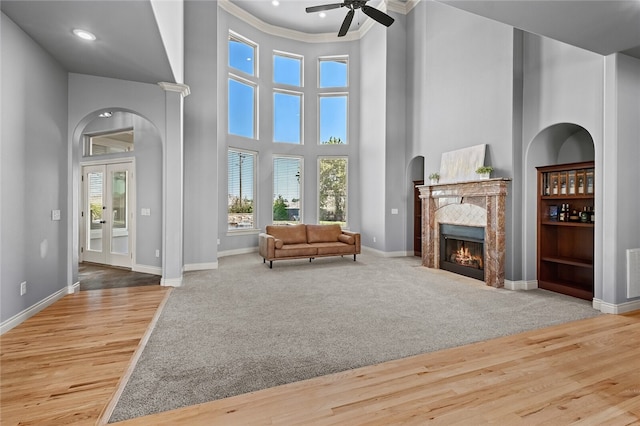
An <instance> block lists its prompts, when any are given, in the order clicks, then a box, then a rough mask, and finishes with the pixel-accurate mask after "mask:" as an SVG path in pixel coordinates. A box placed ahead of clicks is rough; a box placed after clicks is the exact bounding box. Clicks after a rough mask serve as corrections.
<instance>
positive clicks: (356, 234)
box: [342, 230, 360, 254]
mask: <svg viewBox="0 0 640 426" xmlns="http://www.w3.org/2000/svg"><path fill="white" fill-rule="evenodd" d="M342 233H343V234H344V235H348V236H350V237H353V239H354V241H355V246H356V254H360V233H359V232H351V231H345V230H342Z"/></svg>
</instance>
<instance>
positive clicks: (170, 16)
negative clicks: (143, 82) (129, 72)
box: [151, 0, 184, 83]
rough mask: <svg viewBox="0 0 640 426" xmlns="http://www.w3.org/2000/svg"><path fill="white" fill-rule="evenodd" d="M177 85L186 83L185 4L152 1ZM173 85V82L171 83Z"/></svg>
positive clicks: (181, 0) (175, 0) (162, 0)
mask: <svg viewBox="0 0 640 426" xmlns="http://www.w3.org/2000/svg"><path fill="white" fill-rule="evenodd" d="M151 7H152V9H153V14H154V15H155V17H156V22H157V24H158V30H159V31H160V36H161V37H162V42H163V44H164V48H165V51H166V52H167V58H169V64H171V70H172V71H173V76H174V78H175V83H183V82H184V2H183V0H170V1H167V0H151ZM170 83H171V82H170Z"/></svg>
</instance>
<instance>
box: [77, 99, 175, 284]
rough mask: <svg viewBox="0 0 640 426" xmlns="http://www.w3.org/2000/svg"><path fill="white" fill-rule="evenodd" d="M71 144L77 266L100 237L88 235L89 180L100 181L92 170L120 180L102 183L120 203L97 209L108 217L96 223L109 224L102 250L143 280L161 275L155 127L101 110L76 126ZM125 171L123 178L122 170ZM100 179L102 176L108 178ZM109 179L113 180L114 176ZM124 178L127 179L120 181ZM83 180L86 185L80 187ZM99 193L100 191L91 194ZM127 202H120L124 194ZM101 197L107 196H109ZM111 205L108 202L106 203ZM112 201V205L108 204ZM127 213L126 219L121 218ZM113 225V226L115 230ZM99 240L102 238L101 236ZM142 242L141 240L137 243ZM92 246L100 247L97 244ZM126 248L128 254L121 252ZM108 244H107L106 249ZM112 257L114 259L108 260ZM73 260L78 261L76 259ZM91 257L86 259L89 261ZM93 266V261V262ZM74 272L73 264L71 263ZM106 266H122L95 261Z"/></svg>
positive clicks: (133, 115) (128, 114)
mask: <svg viewBox="0 0 640 426" xmlns="http://www.w3.org/2000/svg"><path fill="white" fill-rule="evenodd" d="M73 144H74V150H76V154H75V155H74V158H77V159H78V160H77V163H76V164H75V165H74V174H75V175H76V176H77V178H76V179H74V181H75V182H77V185H74V193H75V194H76V195H75V199H76V200H78V201H77V204H76V203H74V204H76V206H77V215H75V216H74V221H73V229H74V231H75V232H74V237H73V238H74V240H76V244H74V245H75V246H76V247H77V252H76V253H74V257H75V258H76V259H77V260H79V261H82V260H83V254H86V253H88V250H89V249H90V244H91V243H92V240H91V233H97V232H99V231H102V228H100V229H98V228H99V226H98V225H96V229H95V230H94V229H93V223H92V222H93V221H92V219H93V215H92V213H93V212H92V209H91V205H90V204H91V203H90V202H88V201H89V200H87V194H88V190H89V188H90V185H89V184H90V183H91V182H89V181H88V180H89V175H90V174H91V173H93V174H92V175H91V176H92V178H93V179H94V180H95V178H97V177H98V176H99V173H96V170H100V169H101V168H104V170H105V171H108V170H112V169H114V168H115V169H118V172H117V173H116V175H117V177H118V178H119V179H120V180H118V181H113V182H112V179H110V178H107V179H106V180H104V181H103V184H104V186H105V187H107V188H109V186H110V185H111V191H112V192H113V193H115V194H116V195H117V197H120V198H121V199H119V200H117V202H111V203H110V202H108V201H107V202H104V203H100V204H101V208H102V209H105V208H106V210H105V211H107V214H106V215H105V216H101V217H100V219H101V220H98V222H101V221H104V222H105V223H106V225H107V228H109V227H108V225H109V224H108V222H109V221H112V222H113V226H111V228H112V229H111V228H109V229H110V231H113V232H109V233H108V235H107V237H103V238H102V241H101V244H103V245H104V247H106V249H107V250H109V252H108V253H107V256H106V259H107V260H108V259H109V258H110V257H115V258H119V259H120V260H121V259H122V258H123V255H122V253H124V252H126V253H127V254H128V256H130V262H129V263H128V264H127V265H124V266H126V267H127V268H130V269H131V271H135V272H143V273H147V274H154V275H162V257H161V256H160V255H161V248H162V241H163V237H162V222H163V217H162V216H163V214H162V211H163V206H162V156H163V149H162V138H161V135H160V132H159V130H158V128H157V126H156V125H155V124H153V123H152V122H151V121H150V120H148V119H147V118H146V117H144V116H142V115H141V114H139V113H137V112H135V111H131V110H127V109H123V108H104V109H100V110H97V111H94V112H91V113H90V114H87V115H86V116H85V117H84V118H83V119H82V120H80V122H79V123H78V125H77V126H76V128H75V130H74V132H73ZM121 169H122V170H126V172H123V171H122V170H121ZM111 175H112V174H111V173H108V172H107V173H105V174H104V176H111ZM116 175H114V176H116ZM125 176H126V179H125ZM85 180H86V182H85ZM93 189H103V188H93ZM125 189H126V194H127V196H128V198H125V197H124V196H123V194H124V193H125V191H123V190H125ZM106 193H108V194H109V196H110V195H111V192H109V191H107V192H106ZM109 198H110V199H112V198H113V197H109ZM112 201H113V200H112ZM125 212H126V213H125ZM116 225H117V226H116ZM102 235H103V236H104V234H102ZM139 236H144V238H139ZM95 241H96V242H97V241H100V240H99V239H98V238H96V239H95ZM125 242H126V243H127V248H128V251H127V250H125V249H124V248H123V247H124V246H123V244H124V243H125ZM107 243H110V244H107ZM111 252H113V253H116V255H115V256H109V255H110V254H111ZM76 256H77V257H76ZM91 259H93V257H91V256H88V258H87V259H84V260H91ZM94 261H95V260H94ZM73 263H74V265H73V267H74V268H75V267H76V265H77V263H78V262H73ZM97 263H105V264H107V265H112V264H115V265H117V266H123V265H122V264H118V263H113V262H109V261H104V262H102V261H100V260H98V261H97Z"/></svg>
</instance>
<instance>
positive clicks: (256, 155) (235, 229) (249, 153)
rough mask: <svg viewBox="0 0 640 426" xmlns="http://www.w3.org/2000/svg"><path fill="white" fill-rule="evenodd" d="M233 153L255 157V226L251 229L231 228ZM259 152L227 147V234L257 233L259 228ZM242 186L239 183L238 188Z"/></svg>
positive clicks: (253, 199)
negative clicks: (231, 169)
mask: <svg viewBox="0 0 640 426" xmlns="http://www.w3.org/2000/svg"><path fill="white" fill-rule="evenodd" d="M231 152H235V153H238V154H247V155H250V156H252V157H253V179H252V188H253V193H252V203H253V205H252V212H251V214H252V215H253V226H251V227H236V228H232V227H231V226H230V223H233V222H230V221H229V216H230V215H231V214H232V213H231V212H229V206H230V204H229V200H230V195H232V194H231V192H230V191H229V186H230V182H231V178H230V168H229V155H230V153H231ZM258 160H259V158H258V152H257V151H251V150H248V149H243V148H235V147H231V146H229V147H227V232H228V233H243V232H245V233H246V232H251V233H253V232H256V231H257V230H258V229H259V228H258V226H257V222H258V195H259V193H260V191H259V190H258ZM238 176H240V173H239V174H238ZM239 186H240V182H238V187H239ZM240 196H241V193H239V194H238V197H240ZM238 214H241V213H238Z"/></svg>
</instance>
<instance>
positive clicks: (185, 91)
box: [158, 81, 191, 98]
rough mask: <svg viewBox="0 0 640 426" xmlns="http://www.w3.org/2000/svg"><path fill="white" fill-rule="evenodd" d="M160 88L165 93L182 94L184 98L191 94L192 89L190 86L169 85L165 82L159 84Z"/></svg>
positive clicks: (180, 84)
mask: <svg viewBox="0 0 640 426" xmlns="http://www.w3.org/2000/svg"><path fill="white" fill-rule="evenodd" d="M158 86H160V87H161V88H162V90H164V91H165V92H177V93H180V94H181V95H182V97H183V98H186V97H187V96H189V95H190V94H191V88H190V87H189V86H188V85H186V84H182V83H168V82H165V81H161V82H159V83H158Z"/></svg>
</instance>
